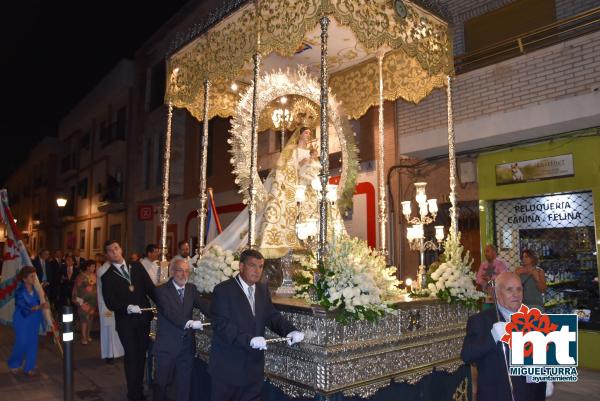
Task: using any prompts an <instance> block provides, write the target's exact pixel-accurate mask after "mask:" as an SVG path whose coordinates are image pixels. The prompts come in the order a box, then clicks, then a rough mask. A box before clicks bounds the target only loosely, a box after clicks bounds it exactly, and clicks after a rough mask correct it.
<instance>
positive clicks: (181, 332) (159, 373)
mask: <svg viewBox="0 0 600 401" xmlns="http://www.w3.org/2000/svg"><path fill="white" fill-rule="evenodd" d="M189 276H190V265H189V264H188V262H187V261H186V260H184V259H179V260H176V261H175V262H174V263H173V265H172V266H171V279H169V281H167V282H166V283H164V284H162V285H161V286H159V287H157V288H156V290H155V295H156V306H157V308H158V330H157V333H156V340H155V341H154V349H153V353H154V356H155V358H156V359H155V361H156V371H155V379H154V401H163V400H164V399H165V396H166V394H165V393H166V390H167V385H168V384H169V382H170V381H171V380H172V378H173V377H176V379H177V401H189V398H190V387H191V379H192V364H193V360H194V352H195V337H194V332H193V330H202V322H201V321H198V320H193V319H192V311H193V308H198V309H200V311H201V312H202V313H203V314H204V315H206V316H208V315H209V312H210V309H209V303H208V301H206V300H205V299H202V298H201V296H200V293H199V292H198V290H197V289H196V286H195V285H194V284H191V283H188V278H189Z"/></svg>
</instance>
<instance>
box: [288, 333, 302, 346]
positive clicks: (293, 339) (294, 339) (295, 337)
mask: <svg viewBox="0 0 600 401" xmlns="http://www.w3.org/2000/svg"><path fill="white" fill-rule="evenodd" d="M286 337H287V339H288V340H287V343H288V345H294V344H296V343H299V342H300V341H302V340H304V333H303V332H301V331H297V330H294V331H291V332H289V333H288V335H287V336H286Z"/></svg>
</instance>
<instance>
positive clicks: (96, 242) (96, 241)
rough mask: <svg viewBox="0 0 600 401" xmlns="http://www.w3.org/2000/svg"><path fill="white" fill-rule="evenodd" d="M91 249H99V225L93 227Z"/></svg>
mask: <svg viewBox="0 0 600 401" xmlns="http://www.w3.org/2000/svg"><path fill="white" fill-rule="evenodd" d="M92 249H94V250H97V249H100V227H94V233H93V235H92Z"/></svg>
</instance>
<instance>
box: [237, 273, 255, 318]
mask: <svg viewBox="0 0 600 401" xmlns="http://www.w3.org/2000/svg"><path fill="white" fill-rule="evenodd" d="M236 280H237V282H238V283H240V284H241V286H242V289H243V290H244V294H246V298H247V299H248V303H249V304H250V309H252V313H253V314H254V304H255V302H254V299H255V297H256V284H252V285H251V286H250V285H248V284H247V283H246V282H245V281H244V279H242V277H241V276H240V275H238V276H237V278H236ZM250 287H252V297H250V292H249V291H248V288H250Z"/></svg>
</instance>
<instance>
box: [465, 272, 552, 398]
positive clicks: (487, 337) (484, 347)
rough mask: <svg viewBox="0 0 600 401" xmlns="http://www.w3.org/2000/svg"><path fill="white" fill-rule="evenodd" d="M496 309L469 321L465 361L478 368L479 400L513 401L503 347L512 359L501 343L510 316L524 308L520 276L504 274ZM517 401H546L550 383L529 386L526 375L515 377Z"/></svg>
mask: <svg viewBox="0 0 600 401" xmlns="http://www.w3.org/2000/svg"><path fill="white" fill-rule="evenodd" d="M496 297H497V301H498V313H499V315H500V321H498V318H497V316H496V309H495V308H492V309H487V310H484V311H483V312H480V313H477V314H475V315H473V316H471V317H470V318H469V321H468V322H467V336H466V337H465V340H464V342H463V347H462V351H461V353H460V355H461V358H462V360H463V361H465V362H466V363H474V364H475V365H476V366H477V370H478V377H477V401H511V400H512V399H513V398H512V397H511V393H510V391H511V390H510V385H509V381H508V373H507V371H506V366H507V365H506V363H507V362H508V360H507V359H506V360H505V359H504V353H503V351H502V347H505V350H506V357H507V358H508V355H509V349H508V347H507V346H506V345H505V344H504V343H502V342H500V338H502V336H503V334H504V330H505V326H506V324H507V322H509V321H510V315H511V314H512V313H515V312H517V311H518V310H519V308H520V307H521V303H522V301H523V287H522V285H521V280H520V279H519V276H517V275H516V274H515V273H512V272H504V273H500V274H499V275H498V276H497V278H496ZM511 379H512V384H513V393H514V401H542V400H544V399H545V398H546V383H527V380H526V378H525V377H523V376H511Z"/></svg>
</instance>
